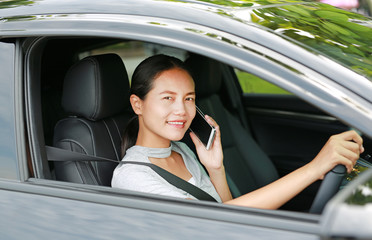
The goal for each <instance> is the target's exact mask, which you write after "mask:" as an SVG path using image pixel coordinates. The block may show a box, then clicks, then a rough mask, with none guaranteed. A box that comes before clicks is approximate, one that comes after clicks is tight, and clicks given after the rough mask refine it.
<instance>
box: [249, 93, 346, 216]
mask: <svg viewBox="0 0 372 240" xmlns="http://www.w3.org/2000/svg"><path fill="white" fill-rule="evenodd" d="M243 104H244V107H245V110H246V113H247V119H248V122H249V125H250V129H251V132H252V134H253V136H254V138H255V139H256V140H257V142H258V144H259V145H260V146H261V148H262V149H263V150H264V151H265V152H266V153H267V155H268V156H269V158H270V159H271V160H272V161H273V163H274V165H275V167H276V168H277V170H278V172H279V175H280V176H281V177H282V176H284V175H286V174H288V173H290V172H292V171H294V170H295V169H297V168H299V167H301V166H303V165H305V164H306V163H308V162H310V161H311V160H312V159H313V158H314V157H315V156H316V155H317V153H318V152H319V151H320V149H321V148H322V146H323V145H324V144H325V143H326V141H327V140H328V138H329V137H330V136H331V135H333V134H337V133H340V132H343V131H345V130H348V127H347V126H346V125H344V124H342V123H341V122H339V121H338V120H337V119H336V118H333V117H331V116H328V115H326V114H325V113H323V112H321V111H320V110H318V109H316V108H314V107H312V106H311V105H309V104H307V103H306V102H304V101H302V100H301V99H299V98H297V97H295V96H292V95H288V96H287V95H252V94H250V95H246V96H244V98H243ZM319 185H320V181H317V182H315V183H314V184H312V185H310V186H309V187H308V188H307V189H305V190H304V191H303V192H302V193H301V194H299V195H298V196H297V197H295V198H294V199H293V200H292V201H290V202H289V203H288V204H287V205H286V206H284V208H287V207H288V208H290V209H294V208H298V209H299V210H304V209H307V208H308V207H310V206H311V203H312V199H313V198H314V196H315V194H316V192H317V190H318V188H319Z"/></svg>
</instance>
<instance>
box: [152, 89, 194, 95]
mask: <svg viewBox="0 0 372 240" xmlns="http://www.w3.org/2000/svg"><path fill="white" fill-rule="evenodd" d="M159 94H173V95H175V94H177V93H176V92H173V91H170V90H165V91H162V92H160V93H159ZM186 95H195V92H188V93H186Z"/></svg>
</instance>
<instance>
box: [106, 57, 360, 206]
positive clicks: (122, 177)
mask: <svg viewBox="0 0 372 240" xmlns="http://www.w3.org/2000/svg"><path fill="white" fill-rule="evenodd" d="M195 97H196V96H195V86H194V81H193V79H192V77H191V76H190V74H189V72H188V71H187V69H186V68H185V66H184V65H183V62H181V61H180V60H179V59H176V58H173V57H169V56H165V55H156V56H152V57H150V58H148V59H146V60H144V61H143V62H142V63H141V64H140V65H139V66H138V67H137V68H136V70H135V72H134V74H133V78H132V83H131V96H130V102H131V105H132V108H133V110H134V112H135V113H136V115H137V116H136V118H134V119H133V120H132V121H131V123H130V124H129V125H128V127H127V128H126V132H125V133H124V138H123V146H122V152H123V154H124V158H123V160H122V161H138V162H147V163H153V164H155V165H157V166H159V167H161V168H163V169H165V170H167V171H169V172H171V173H173V174H174V175H176V176H178V177H180V178H182V179H184V180H185V181H189V182H191V183H192V184H194V185H195V186H197V187H199V188H201V189H203V190H204V191H206V192H207V193H209V194H210V195H211V196H213V197H214V198H215V199H216V200H217V201H219V202H223V203H227V204H234V205H240V206H249V207H256V208H266V209H277V208H279V207H280V206H282V205H283V204H284V203H286V202H287V201H288V200H290V199H291V198H293V197H294V196H295V195H297V194H298V193H300V192H301V191H302V190H303V189H305V188H306V187H307V186H309V185H310V184H311V183H313V182H315V181H316V180H318V179H322V178H323V177H324V175H325V174H326V173H327V172H328V171H330V170H331V169H332V168H333V167H334V166H336V165H337V164H343V165H345V166H346V168H347V170H348V172H350V171H351V170H352V168H353V166H354V164H355V162H356V160H357V159H358V158H359V154H360V153H361V152H363V151H364V149H363V146H362V142H363V141H362V138H361V137H360V136H359V135H358V134H357V133H356V132H355V131H348V132H344V133H341V134H338V135H334V136H332V137H331V138H330V139H329V140H328V142H327V143H326V144H325V145H324V147H323V148H322V150H321V151H320V152H319V154H318V155H317V156H316V157H315V158H314V159H313V160H312V161H311V162H310V163H308V164H307V165H305V166H303V167H301V168H299V169H297V170H296V171H294V172H292V173H290V174H288V175H287V176H285V177H283V178H281V179H279V180H277V181H275V182H273V183H271V184H269V185H267V186H265V187H262V188H260V189H258V190H255V191H253V192H250V193H248V194H245V195H243V196H241V197H238V198H236V199H232V197H231V193H230V190H229V187H228V185H227V181H226V175H225V169H224V165H223V153H222V146H221V136H220V130H219V126H218V125H217V123H216V122H215V121H214V120H213V119H212V118H211V117H209V116H206V119H207V121H208V122H209V123H210V124H211V125H213V126H215V128H216V132H217V133H216V138H215V140H214V142H213V145H212V147H211V149H209V150H208V151H207V150H206V149H205V147H204V145H203V144H202V143H200V142H199V140H198V139H197V137H196V136H195V135H194V134H193V133H190V135H191V139H192V141H193V143H194V144H195V147H196V151H197V154H198V156H199V159H200V161H201V163H202V164H203V165H204V167H205V169H206V170H207V171H208V174H209V177H208V175H207V174H206V172H205V171H204V169H203V167H202V166H201V165H200V164H199V162H198V161H197V160H196V158H195V155H194V154H193V152H192V151H191V150H190V149H189V148H188V147H187V146H186V145H185V144H184V143H181V142H178V141H179V140H181V139H182V138H183V136H184V134H185V133H186V130H187V129H188V128H189V126H190V123H191V121H192V120H193V118H194V116H195V112H196V110H195ZM112 187H117V188H123V189H129V190H135V191H142V192H147V193H155V194H162V195H167V196H173V197H180V198H185V199H194V197H193V196H191V195H190V194H188V193H186V192H184V191H183V190H181V189H178V188H176V187H174V186H173V185H171V184H169V183H168V182H167V181H166V180H164V179H163V178H162V177H160V176H159V175H158V174H157V173H155V172H154V171H153V170H151V168H149V167H147V166H142V165H138V164H120V165H119V166H118V167H117V168H116V169H115V171H114V175H113V179H112Z"/></svg>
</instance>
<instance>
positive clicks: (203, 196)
mask: <svg viewBox="0 0 372 240" xmlns="http://www.w3.org/2000/svg"><path fill="white" fill-rule="evenodd" d="M121 163H122V164H126V163H129V164H137V165H143V166H147V167H149V168H151V169H152V170H153V171H154V172H156V173H157V174H159V175H160V176H161V177H162V178H164V179H165V180H166V181H167V182H169V183H170V184H172V185H173V186H175V187H177V188H180V189H182V190H183V191H185V192H187V193H189V194H191V195H193V196H194V197H195V198H196V199H199V200H206V201H212V202H217V201H216V199H214V198H213V197H212V196H211V195H209V194H208V193H206V192H205V191H203V190H202V189H200V188H198V187H196V186H195V185H193V184H191V183H189V182H187V181H185V180H183V179H182V178H180V177H177V176H176V175H174V174H172V173H170V172H168V171H167V170H164V169H163V168H161V167H158V166H156V165H155V164H152V163H145V162H134V161H123V162H121Z"/></svg>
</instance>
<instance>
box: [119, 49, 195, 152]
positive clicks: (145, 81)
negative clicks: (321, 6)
mask: <svg viewBox="0 0 372 240" xmlns="http://www.w3.org/2000/svg"><path fill="white" fill-rule="evenodd" d="M173 68H180V69H182V70H185V71H186V72H188V73H189V71H188V69H187V68H186V66H185V64H184V63H183V62H182V61H181V60H179V59H178V58H175V57H171V56H167V55H163V54H159V55H154V56H151V57H149V58H146V59H145V60H143V61H142V62H141V63H140V64H139V65H138V66H137V68H136V69H135V70H134V73H133V77H132V82H131V89H130V95H132V94H134V95H136V96H137V97H139V98H140V99H141V100H145V99H146V96H147V94H148V93H149V92H150V91H151V90H152V88H153V85H154V80H155V79H156V78H157V77H158V76H159V75H160V74H161V73H162V72H164V71H167V70H170V69H173ZM138 131H139V123H138V116H135V117H133V118H132V119H131V120H130V121H129V123H128V125H127V127H126V128H125V130H124V133H123V138H122V139H123V140H122V144H121V157H122V158H123V157H124V155H125V152H126V151H127V149H128V148H130V147H132V146H133V145H135V144H136V141H137V136H138Z"/></svg>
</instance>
